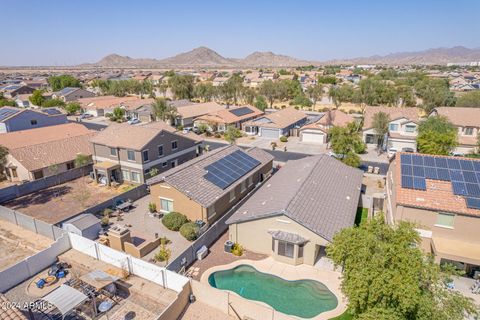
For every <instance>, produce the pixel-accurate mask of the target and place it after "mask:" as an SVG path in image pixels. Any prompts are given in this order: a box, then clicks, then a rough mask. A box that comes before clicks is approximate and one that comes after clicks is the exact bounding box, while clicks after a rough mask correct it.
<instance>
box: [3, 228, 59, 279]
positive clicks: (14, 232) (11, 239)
mask: <svg viewBox="0 0 480 320" xmlns="http://www.w3.org/2000/svg"><path fill="white" fill-rule="evenodd" d="M51 242H52V241H51V240H50V239H48V238H46V237H43V236H41V235H38V234H36V233H33V232H31V231H28V230H25V229H22V228H20V227H17V226H16V225H14V224H11V223H9V222H6V221H0V270H3V269H5V268H7V267H9V266H11V265H13V264H15V263H17V262H18V261H20V260H22V259H24V258H26V257H28V256H31V255H33V254H34V253H36V252H38V251H40V250H42V249H45V248H46V247H48V245H49V244H50V243H51Z"/></svg>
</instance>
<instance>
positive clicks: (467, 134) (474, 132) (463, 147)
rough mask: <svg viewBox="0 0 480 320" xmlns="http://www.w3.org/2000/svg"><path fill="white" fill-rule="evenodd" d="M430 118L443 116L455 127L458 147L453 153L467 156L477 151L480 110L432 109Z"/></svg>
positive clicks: (479, 131) (458, 108) (457, 108)
mask: <svg viewBox="0 0 480 320" xmlns="http://www.w3.org/2000/svg"><path fill="white" fill-rule="evenodd" d="M430 116H431V117H432V116H444V117H446V118H447V119H448V120H449V121H450V122H451V123H453V125H454V126H456V127H457V130H458V146H457V148H456V149H455V153H459V154H467V153H472V152H475V151H478V150H477V149H478V145H477V141H478V140H477V137H478V134H479V133H480V108H460V107H454V108H452V107H440V108H435V109H433V111H432V112H431V113H430Z"/></svg>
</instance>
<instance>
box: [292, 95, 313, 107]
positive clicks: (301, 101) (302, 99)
mask: <svg viewBox="0 0 480 320" xmlns="http://www.w3.org/2000/svg"><path fill="white" fill-rule="evenodd" d="M291 104H292V105H294V106H300V107H302V108H305V107H311V106H312V101H311V100H310V99H309V98H307V97H306V96H305V95H303V94H300V95H298V96H296V97H295V98H293V100H292V101H291Z"/></svg>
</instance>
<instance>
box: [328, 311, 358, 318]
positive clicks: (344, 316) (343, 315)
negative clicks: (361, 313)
mask: <svg viewBox="0 0 480 320" xmlns="http://www.w3.org/2000/svg"><path fill="white" fill-rule="evenodd" d="M352 319H353V316H352V315H351V314H350V312H348V310H347V311H345V312H344V313H342V314H341V315H339V316H338V317H335V318H331V319H330V320H352Z"/></svg>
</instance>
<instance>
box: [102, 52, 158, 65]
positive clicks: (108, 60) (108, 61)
mask: <svg viewBox="0 0 480 320" xmlns="http://www.w3.org/2000/svg"><path fill="white" fill-rule="evenodd" d="M157 63H158V60H155V59H134V58H130V57H128V56H120V55H118V54H110V55H108V56H106V57H104V58H102V60H100V61H98V62H97V63H95V64H94V65H95V66H101V67H107V68H115V67H119V66H121V67H147V66H154V65H156V64H157Z"/></svg>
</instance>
